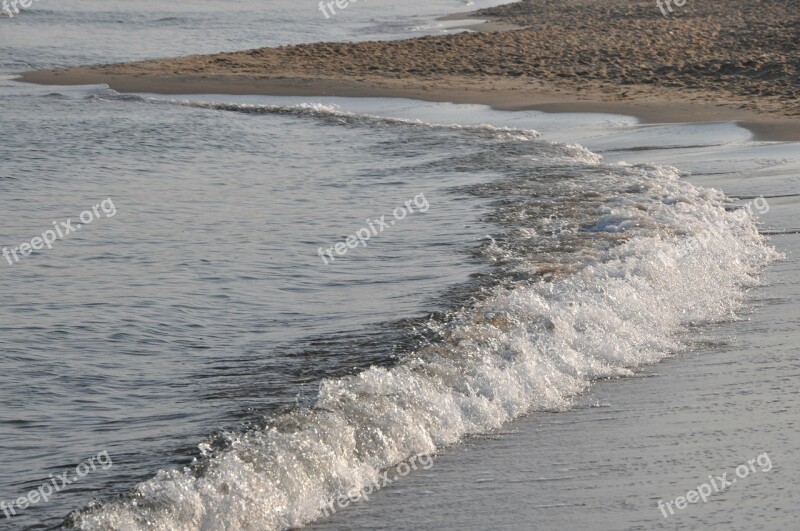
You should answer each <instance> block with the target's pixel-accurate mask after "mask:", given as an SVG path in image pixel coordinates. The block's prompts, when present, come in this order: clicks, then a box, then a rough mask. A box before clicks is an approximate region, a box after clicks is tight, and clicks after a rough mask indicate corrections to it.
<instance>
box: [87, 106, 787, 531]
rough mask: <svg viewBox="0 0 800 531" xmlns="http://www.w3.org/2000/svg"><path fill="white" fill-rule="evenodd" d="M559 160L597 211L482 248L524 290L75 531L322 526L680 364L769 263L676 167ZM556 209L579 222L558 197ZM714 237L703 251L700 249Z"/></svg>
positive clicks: (154, 482) (140, 490)
mask: <svg viewBox="0 0 800 531" xmlns="http://www.w3.org/2000/svg"><path fill="white" fill-rule="evenodd" d="M300 109H301V110H302V109H306V108H304V107H300ZM307 109H308V112H324V113H333V112H338V111H335V110H331V109H320V108H314V107H308V108H307ZM302 112H305V110H303V111H302ZM555 148H557V149H556V151H557V152H558V153H562V154H563V155H564V157H565V160H566V159H568V158H570V157H571V158H572V161H573V163H574V164H575V165H576V166H574V168H575V169H574V171H575V172H579V171H580V165H581V164H583V165H585V166H586V167H590V166H594V167H595V170H594V171H593V172H589V173H587V175H586V176H582V177H581V178H580V179H577V180H576V181H575V182H574V183H572V182H570V183H568V187H567V188H568V189H569V187H573V188H575V189H577V188H576V187H579V188H581V189H587V188H588V189H593V180H594V185H596V186H594V188H596V189H597V190H598V192H596V193H597V196H598V197H599V199H598V203H597V204H596V205H590V206H588V207H586V208H588V209H589V210H588V211H581V213H580V216H579V217H576V218H575V220H573V221H569V220H566V221H564V222H563V223H561V224H560V225H558V226H555V225H553V223H552V219H541V220H529V221H528V222H524V221H522V222H521V226H520V227H517V228H516V229H515V230H514V231H512V232H513V233H514V234H515V235H516V236H514V237H513V238H512V237H508V238H506V239H505V240H504V241H502V242H500V243H498V242H496V241H492V242H491V243H490V244H489V245H488V246H487V247H486V252H488V253H489V254H495V255H496V256H497V259H498V260H501V261H506V262H507V261H509V260H512V261H513V262H514V263H515V264H516V270H518V271H519V270H524V271H526V272H527V273H529V280H525V281H520V280H516V281H514V282H512V283H511V284H509V283H508V282H506V283H503V284H502V287H500V286H498V287H494V288H492V289H491V291H490V293H489V294H488V295H487V296H485V297H482V298H481V300H480V301H479V302H477V303H475V304H474V305H472V306H469V307H465V308H462V309H461V310H459V311H457V312H454V313H453V314H452V315H450V316H449V317H448V318H447V319H445V320H442V321H436V322H431V324H430V327H431V328H432V329H433V330H434V331H435V332H436V334H437V336H438V338H439V340H437V341H433V342H432V343H430V344H429V345H427V346H425V347H423V348H420V349H419V350H417V351H416V352H414V353H413V354H411V355H409V356H408V357H407V359H405V360H404V361H402V362H401V363H400V364H398V365H396V366H394V367H391V368H378V367H373V368H370V369H368V370H365V371H363V372H361V373H360V374H357V375H354V376H350V377H345V378H338V379H328V380H325V381H323V382H322V383H321V385H320V388H319V398H318V401H317V403H316V405H315V406H314V407H313V408H312V409H310V410H296V411H293V412H291V413H289V414H286V415H284V416H282V417H280V418H278V419H277V420H275V421H274V422H273V423H272V424H271V425H270V426H269V427H268V428H266V429H263V430H252V431H249V432H247V433H244V434H234V433H230V434H228V435H227V436H228V444H226V445H225V446H224V448H223V449H221V450H218V451H212V450H211V447H210V446H208V445H203V446H201V449H202V450H203V451H204V453H205V456H204V458H203V459H202V460H201V463H200V466H198V467H195V468H192V469H186V470H173V471H168V472H160V473H159V474H158V475H157V476H156V477H155V478H154V479H151V480H149V481H147V482H144V483H142V484H140V485H139V486H138V487H137V488H136V491H135V493H134V494H133V495H131V496H128V497H126V498H124V499H122V500H118V501H114V502H110V503H107V504H105V505H103V506H99V507H95V508H91V509H87V510H84V511H83V512H82V513H80V514H79V515H77V517H76V519H75V522H76V524H77V525H78V526H79V527H81V528H83V529H108V528H114V529H142V530H144V529H148V530H153V529H155V530H194V529H224V530H228V529H229V530H242V529H253V530H255V529H258V530H263V529H284V528H289V527H294V526H300V525H302V524H304V523H307V522H310V521H312V520H314V519H316V518H318V517H319V516H320V514H321V513H320V507H321V506H322V505H323V504H324V503H326V502H327V501H328V500H330V499H332V498H335V497H336V496H338V495H340V494H342V493H346V492H350V491H353V490H357V489H360V488H361V487H363V486H364V485H366V484H368V483H369V482H371V481H373V480H375V479H376V478H377V476H378V474H379V472H380V471H382V470H384V469H386V468H388V467H391V466H393V465H396V464H398V463H399V462H401V461H402V460H404V459H407V458H409V457H410V456H413V455H418V454H422V453H430V452H435V451H436V450H437V449H439V448H442V447H445V446H447V445H450V444H452V443H454V442H456V441H458V440H460V439H462V438H463V437H464V436H466V435H469V434H478V433H486V432H488V431H491V430H493V429H496V428H498V427H500V426H502V425H503V424H504V423H506V422H508V421H509V420H511V419H513V418H515V417H518V416H520V415H523V414H526V413H529V412H532V411H542V410H551V411H552V410H563V409H566V408H569V407H570V404H571V399H572V398H573V397H574V396H575V395H576V394H577V393H580V392H582V391H584V390H586V389H587V387H588V386H590V385H591V382H592V381H593V380H596V379H598V378H608V377H621V376H627V375H630V374H632V372H633V371H635V369H636V368H637V367H640V366H642V365H644V364H650V363H654V362H657V361H659V360H660V359H662V358H664V357H666V356H670V355H674V354H675V353H677V352H680V351H681V350H682V349H683V348H684V346H683V345H684V343H683V341H682V337H683V335H682V334H683V333H684V332H685V329H686V327H687V325H696V324H704V323H713V322H715V321H719V320H724V319H729V318H732V317H733V316H734V315H735V312H736V311H737V310H738V309H739V308H740V306H741V304H742V302H741V301H742V296H743V293H744V289H746V288H747V287H748V286H752V285H754V284H755V283H756V282H757V276H756V275H757V273H758V272H759V270H760V269H761V268H763V267H764V266H765V265H766V264H768V263H769V262H770V261H771V260H774V259H775V258H776V257H777V255H776V253H775V251H774V250H772V249H771V248H770V247H768V246H766V245H765V242H764V240H763V238H762V236H760V235H759V234H758V231H757V228H756V226H755V224H754V222H753V220H752V219H751V218H750V217H749V215H748V214H747V213H746V212H745V211H742V210H738V211H726V209H725V208H724V207H725V202H726V199H725V197H724V195H723V194H721V193H720V192H717V191H714V190H708V189H702V188H698V187H695V186H693V185H691V184H689V183H687V182H685V181H682V180H681V179H680V176H679V174H678V173H677V171H676V170H674V169H673V168H669V167H663V166H627V165H615V166H612V165H605V164H604V163H602V162H601V159H600V158H599V157H597V156H596V155H594V154H592V153H591V152H588V151H586V150H585V149H583V148H580V147H579V146H560V147H559V146H554V149H555ZM562 162H563V161H562ZM565 186H566V185H565ZM613 190H619V192H618V193H611V192H609V191H613ZM561 201H562V203H563V204H564V205H567V204H570V202H572V203H575V205H574V208H575V209H581V208H584V207H582V206H581V205H582V204H583V203H582V202H581V201H580V200H574V199H572V198H570V197H568V195H567V196H564V197H562V198H561ZM510 208H513V203H512V207H510ZM578 219H580V223H578V221H576V220H578ZM587 219H588V222H587ZM709 230H712V231H713V233H714V234H715V237H714V238H707V237H706V235H707V234H708V231H709ZM548 231H550V233H551V235H550V236H549V238H559V237H561V236H562V235H569V237H570V238H572V240H570V241H573V240H574V239H575V237H576V235H577V236H580V235H581V234H585V235H586V237H585V240H584V244H583V245H584V248H583V249H582V251H581V252H574V253H572V254H569V255H565V256H566V257H568V258H570V259H571V262H570V263H565V260H566V258H565V257H564V256H562V257H559V256H555V255H553V256H538V255H536V254H533V253H531V254H524V253H523V252H522V251H520V250H519V249H520V247H518V246H515V245H514V244H515V243H519V241H522V240H525V239H531V238H537V237H538V235H539V234H542V233H547V232H548ZM602 234H608V236H607V237H608V238H613V240H605V239H602V238H601V236H602ZM593 235H594V236H593ZM514 238H516V239H517V240H518V241H514ZM609 241H611V242H612V244H609ZM599 242H602V245H601V244H600V243H599ZM687 245H690V246H691V249H692V252H691V253H689V254H687V253H686V252H685V249H686V247H687ZM548 262H550V263H548ZM557 266H560V269H559V267H557ZM554 268H555V269H554ZM545 270H552V271H555V274H549V275H542V274H541V273H543V271H545ZM531 273H533V275H530V274H531Z"/></svg>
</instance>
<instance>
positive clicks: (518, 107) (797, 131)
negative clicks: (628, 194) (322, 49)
mask: <svg viewBox="0 0 800 531" xmlns="http://www.w3.org/2000/svg"><path fill="white" fill-rule="evenodd" d="M17 81H22V82H25V83H34V84H39V85H98V84H106V85H108V86H109V87H110V88H111V89H113V90H116V91H118V92H122V93H152V94H162V95H189V94H230V95H255V96H308V97H322V96H336V97H347V98H407V99H413V100H421V101H430V102H448V103H456V104H480V105H487V106H489V107H491V108H493V109H495V110H501V111H527V110H533V111H540V112H546V113H605V114H617V115H626V116H633V117H635V118H637V119H638V120H639V122H640V123H642V124H658V123H710V122H735V123H736V124H738V125H739V126H741V127H744V128H745V129H748V130H749V131H750V132H751V133H752V134H753V139H754V140H756V141H764V142H798V141H800V120H799V119H792V118H785V117H778V116H771V115H765V114H764V113H758V112H754V111H750V110H745V109H739V108H737V107H736V106H735V105H734V104H730V103H728V104H716V105H711V104H703V103H693V102H676V101H670V100H669V99H666V98H663V99H659V98H657V97H654V98H649V99H646V100H645V99H637V100H632V101H604V100H603V99H602V94H601V93H598V94H592V93H586V92H583V93H581V94H578V93H576V92H574V91H568V90H566V89H562V88H559V87H554V86H550V87H547V86H546V85H545V84H541V86H539V87H536V88H535V89H533V90H527V91H522V90H520V89H519V87H513V86H510V87H503V88H499V89H498V88H495V89H487V88H485V87H469V86H465V85H464V84H462V85H461V88H459V89H455V90H454V89H451V88H447V87H441V86H437V85H438V84H434V83H425V82H421V83H413V82H412V83H402V82H400V83H398V82H395V83H391V82H386V80H381V81H375V82H368V81H367V82H359V81H353V80H348V79H311V78H282V79H280V78H279V79H272V78H251V77H246V76H145V75H127V74H100V73H97V72H94V71H92V70H91V67H78V68H72V69H68V70H65V71H58V70H53V71H48V70H41V71H33V72H25V73H23V74H22V75H21V77H20V78H18V79H17ZM462 82H463V83H466V84H468V83H469V80H468V79H464V80H462ZM593 96H594V97H593Z"/></svg>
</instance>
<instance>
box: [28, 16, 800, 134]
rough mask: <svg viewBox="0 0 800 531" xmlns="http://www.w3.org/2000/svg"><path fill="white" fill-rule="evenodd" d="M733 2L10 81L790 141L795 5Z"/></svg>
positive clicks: (481, 24)
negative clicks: (405, 105) (371, 104)
mask: <svg viewBox="0 0 800 531" xmlns="http://www.w3.org/2000/svg"><path fill="white" fill-rule="evenodd" d="M729 1H730V4H731V6H730V7H731V9H729V10H720V11H719V12H717V11H715V9H718V8H714V7H713V6H711V7H709V6H706V5H694V4H692V5H689V4H687V5H685V6H684V7H682V8H681V9H680V11H677V12H675V13H673V15H674V16H671V17H661V15H660V13H656V12H654V10H656V11H657V8H656V7H655V6H653V5H651V3H650V2H645V1H640V0H607V1H606V2H602V3H598V2H593V1H590V0H563V1H562V2H559V3H542V2H540V1H538V0H521V1H518V2H515V3H511V4H506V5H502V6H499V7H495V8H489V9H484V10H479V11H475V12H472V13H456V14H452V15H448V16H444V17H441V18H440V19H439V20H448V21H463V22H465V25H464V26H462V27H463V28H468V29H470V30H473V31H468V32H459V33H455V34H449V35H443V36H425V37H417V38H411V39H405V40H395V41H367V42H356V43H338V42H329V43H326V42H320V43H312V44H300V45H293V46H281V47H277V48H259V49H254V50H245V51H241V52H230V53H217V54H212V55H193V56H186V57H178V58H168V59H155V60H145V61H138V62H131V63H122V64H115V65H95V66H82V67H76V68H68V69H59V70H49V71H33V72H24V73H22V74H21V77H20V78H19V79H18V80H19V81H23V82H28V83H37V84H43V85H89V84H106V85H108V86H109V87H111V88H112V89H114V90H116V91H118V92H139V93H141V92H147V93H156V94H235V95H242V94H247V95H269V96H308V97H319V96H339V97H385V98H409V99H416V100H423V101H435V102H452V103H471V104H484V105H488V106H490V107H492V108H494V109H497V110H509V111H512V110H537V111H543V112H559V113H562V112H580V113H609V114H618V115H627V116H633V117H636V118H638V119H639V120H640V122H641V123H645V124H652V123H689V122H736V123H737V124H739V125H741V126H742V127H745V128H747V129H748V130H750V131H751V133H752V134H753V136H754V139H755V140H760V141H800V93H798V92H797V88H796V87H797V86H798V85H800V73H799V72H800V68H799V65H800V50H798V49H797V47H796V45H795V44H794V41H793V40H792V37H791V32H790V33H789V34H788V35H787V34H786V32H787V31H788V30H790V29H791V28H792V27H794V26H793V24H796V23H797V22H800V15H799V14H798V12H797V10H794V8H795V7H796V6H795V4H797V3H799V2H800V0H789V1H788V3H787V4H786V5H775V4H774V3H773V2H771V1H770V0H729ZM734 8H735V9H734ZM469 22H473V23H475V24H469V25H467V23H469ZM748 28H752V31H745V30H746V29H748ZM787 28H788V29H787ZM665 44H666V45H668V47H667V48H666V49H665V48H664V45H665ZM454 87H455V88H454Z"/></svg>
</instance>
